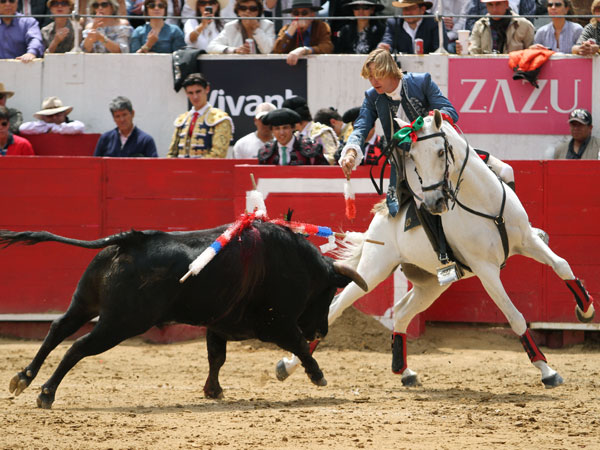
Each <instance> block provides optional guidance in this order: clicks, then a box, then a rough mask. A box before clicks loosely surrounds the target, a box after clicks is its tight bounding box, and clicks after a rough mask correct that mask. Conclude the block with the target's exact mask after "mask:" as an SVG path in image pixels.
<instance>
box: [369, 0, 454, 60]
mask: <svg viewBox="0 0 600 450" xmlns="http://www.w3.org/2000/svg"><path fill="white" fill-rule="evenodd" d="M392 5H394V7H396V8H401V9H402V17H395V18H393V19H388V20H387V24H386V28H385V34H384V35H383V39H382V40H381V43H380V44H379V47H380V48H385V49H386V50H388V51H390V52H391V53H409V54H416V53H421V52H420V51H418V49H417V47H416V46H415V40H416V39H421V40H422V41H423V49H422V53H423V54H427V53H433V52H434V51H436V50H437V49H438V47H439V46H440V34H439V29H438V24H437V22H436V21H435V20H434V18H433V16H431V15H430V14H427V13H426V11H427V10H428V9H429V8H431V6H432V3H431V2H430V1H424V0H403V1H397V2H392ZM425 15H427V16H431V17H417V16H425ZM444 48H448V35H447V34H446V29H445V28H444Z"/></svg>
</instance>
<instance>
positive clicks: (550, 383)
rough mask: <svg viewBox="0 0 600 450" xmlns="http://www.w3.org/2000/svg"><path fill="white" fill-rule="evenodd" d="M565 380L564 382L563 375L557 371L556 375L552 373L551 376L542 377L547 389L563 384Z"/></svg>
mask: <svg viewBox="0 0 600 450" xmlns="http://www.w3.org/2000/svg"><path fill="white" fill-rule="evenodd" d="M563 382H564V380H563V377H561V376H560V375H559V374H558V372H557V373H555V374H554V375H550V376H549V377H546V378H542V383H544V387H545V388H546V389H552V388H555V387H557V386H560V385H561V384H563Z"/></svg>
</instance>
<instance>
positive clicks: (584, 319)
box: [575, 305, 596, 323]
mask: <svg viewBox="0 0 600 450" xmlns="http://www.w3.org/2000/svg"><path fill="white" fill-rule="evenodd" d="M575 315H576V316H577V320H579V321H580V322H582V323H589V322H591V321H592V320H594V316H595V315H596V310H595V309H594V305H590V307H589V308H588V312H587V314H585V315H584V313H583V311H582V310H581V308H579V306H575Z"/></svg>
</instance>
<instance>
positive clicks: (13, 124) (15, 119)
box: [0, 83, 23, 134]
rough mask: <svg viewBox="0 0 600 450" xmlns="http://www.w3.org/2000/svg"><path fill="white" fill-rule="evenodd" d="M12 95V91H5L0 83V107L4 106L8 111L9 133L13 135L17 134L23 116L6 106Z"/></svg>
mask: <svg viewBox="0 0 600 450" xmlns="http://www.w3.org/2000/svg"><path fill="white" fill-rule="evenodd" d="M13 95H15V93H14V92H13V91H7V90H6V89H5V88H4V83H0V106H5V107H6V109H7V110H8V118H9V119H8V120H9V122H10V123H9V128H10V132H11V133H13V134H18V133H19V126H20V125H21V124H22V123H23V114H21V111H18V110H16V109H14V108H9V107H8V106H6V100H8V99H9V98H11V97H12V96H13Z"/></svg>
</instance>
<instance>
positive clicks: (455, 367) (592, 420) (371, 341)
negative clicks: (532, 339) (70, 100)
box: [0, 309, 600, 450]
mask: <svg viewBox="0 0 600 450" xmlns="http://www.w3.org/2000/svg"><path fill="white" fill-rule="evenodd" d="M389 340H390V336H389V333H388V332H387V330H385V329H384V328H383V327H382V326H380V325H379V324H378V323H377V322H375V321H374V320H373V319H371V318H368V317H365V316H363V315H362V314H360V313H358V312H357V311H355V310H353V309H351V311H347V312H346V313H345V314H344V316H343V317H342V319H340V320H339V321H338V322H337V323H336V324H335V325H334V326H333V327H332V330H331V332H330V335H329V336H328V340H327V342H324V343H323V344H322V345H321V346H320V347H319V349H318V350H317V352H316V354H315V355H316V358H317V360H318V362H319V364H320V366H321V368H322V369H323V371H324V373H325V377H326V379H327V381H328V383H329V384H328V386H326V387H323V388H318V387H316V386H314V385H312V384H311V383H310V382H309V380H308V378H307V377H306V376H305V375H304V373H303V371H302V372H301V371H300V370H299V371H297V372H296V373H295V374H294V375H292V376H291V377H290V378H289V379H288V380H286V381H285V382H283V383H282V382H279V381H277V379H276V378H275V375H274V365H275V363H276V362H277V361H278V360H279V359H280V358H281V357H282V356H283V355H284V353H283V352H282V351H281V350H279V349H277V348H275V347H271V346H266V345H263V344H260V343H257V342H255V341H249V342H241V343H230V344H229V347H228V350H229V352H228V358H227V363H226V364H225V366H224V367H223V369H222V370H221V384H222V386H223V389H224V390H225V399H224V400H220V401H214V400H207V399H205V398H204V397H203V393H202V386H203V385H204V380H205V378H206V374H207V370H208V364H207V360H206V346H205V342H204V341H203V340H198V341H194V342H186V343H180V344H172V345H150V344H146V343H144V342H142V341H141V340H139V339H136V340H131V341H127V342H126V343H124V344H122V345H120V346H118V347H116V348H114V349H112V350H110V351H109V352H107V353H104V354H102V355H99V356H96V357H91V358H87V359H85V360H83V361H82V362H80V363H79V364H78V365H77V366H76V367H75V368H74V369H73V370H72V371H71V372H70V373H69V374H68V375H67V376H66V378H65V379H64V381H63V383H62V384H61V386H60V387H59V390H58V392H57V396H56V401H55V403H54V406H53V409H52V410H40V409H38V408H37V407H36V400H35V399H36V396H37V394H38V392H39V387H40V385H41V384H42V383H43V382H45V381H46V379H47V378H48V377H49V376H50V373H51V371H52V370H54V368H55V367H56V365H57V363H58V361H59V359H60V358H61V357H62V355H63V353H64V351H65V349H66V348H67V346H68V345H69V343H68V342H67V344H63V345H61V346H60V347H59V348H58V349H56V350H55V351H54V352H53V353H52V354H51V355H50V357H49V358H48V360H47V361H46V364H45V365H44V366H43V367H42V370H41V371H40V375H39V376H38V378H37V379H36V380H34V382H33V383H32V385H31V386H30V387H29V388H28V389H27V390H26V391H25V392H23V393H22V394H21V395H20V396H19V397H16V398H15V397H14V396H13V395H11V394H9V392H8V383H9V380H10V379H11V377H12V376H13V375H14V374H15V373H16V372H17V370H18V369H21V368H23V367H24V366H25V365H26V364H27V363H29V361H30V360H31V358H32V357H33V356H34V354H35V352H36V351H37V349H38V347H39V344H40V343H39V342H31V341H18V340H9V339H1V340H0V349H1V350H0V351H1V354H2V355H3V358H2V359H3V363H2V364H1V367H0V381H1V383H3V389H2V390H1V391H0V392H1V394H0V424H2V436H1V437H0V448H2V449H161V450H164V449H193V448H202V449H321V448H327V449H331V448H335V449H348V448H350V449H351V448H372V449H394V450H398V449H461V450H462V449H483V448H486V449H487V448H506V449H536V450H537V449H579V448H588V449H597V448H600V429H599V428H600V390H599V387H600V346H599V345H598V344H587V345H578V346H575V347H572V348H569V349H562V350H551V349H547V348H543V351H544V352H545V354H546V356H547V358H548V362H549V364H550V365H551V366H552V367H554V368H555V369H556V370H558V371H559V373H560V374H561V375H562V376H563V377H564V379H565V384H564V385H562V386H560V387H558V388H556V389H553V390H546V389H544V387H543V385H542V384H541V382H540V375H539V372H538V371H537V369H535V368H534V367H533V366H532V365H531V364H530V363H529V360H528V358H527V356H526V354H525V352H524V351H523V350H522V348H521V345H520V344H519V341H518V339H517V338H516V337H515V336H513V335H510V334H508V333H506V332H505V331H502V332H498V331H494V330H484V331H481V330H477V329H474V328H469V327H466V328H457V327H444V326H440V325H428V327H427V332H426V334H425V335H424V337H422V338H421V339H419V340H418V341H414V342H411V343H409V366H410V367H411V368H412V369H413V370H416V371H417V372H418V373H419V375H420V378H421V381H422V386H421V387H418V388H411V389H407V388H403V387H402V385H401V383H400V377H398V376H395V375H393V374H392V373H391V370H390V364H391V355H390V351H389Z"/></svg>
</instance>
